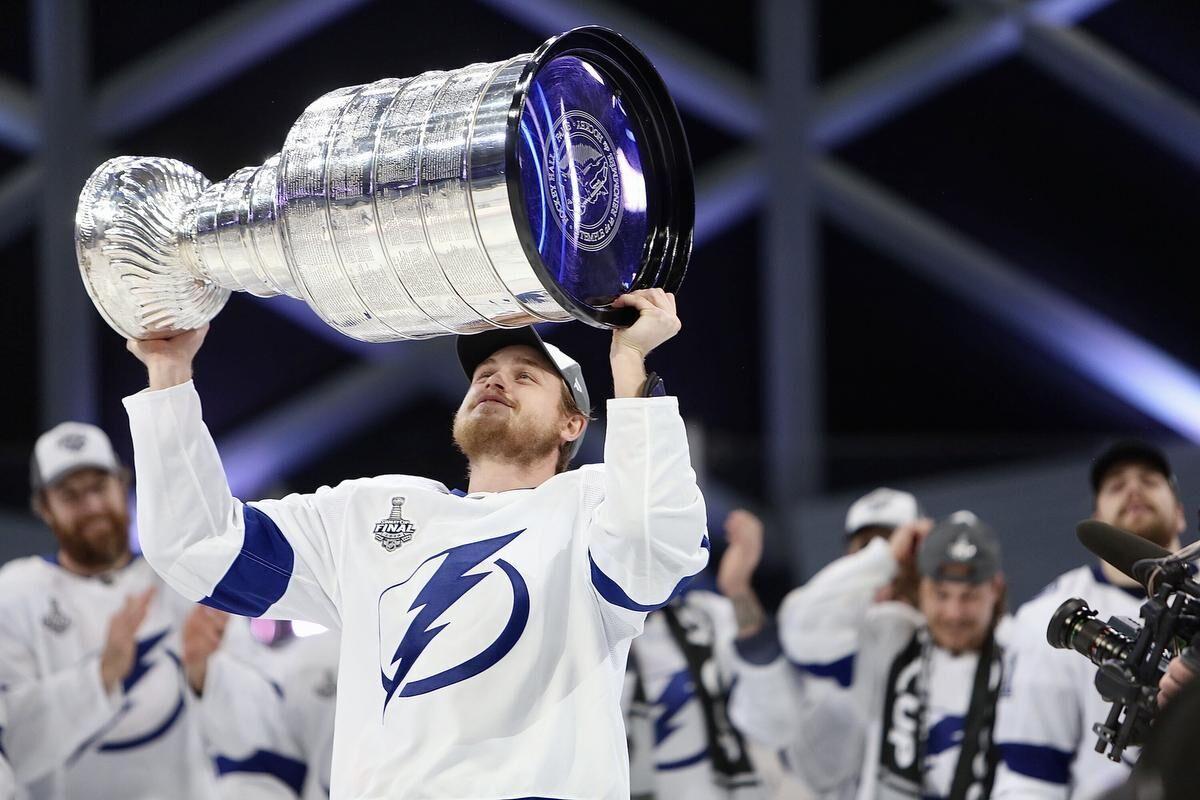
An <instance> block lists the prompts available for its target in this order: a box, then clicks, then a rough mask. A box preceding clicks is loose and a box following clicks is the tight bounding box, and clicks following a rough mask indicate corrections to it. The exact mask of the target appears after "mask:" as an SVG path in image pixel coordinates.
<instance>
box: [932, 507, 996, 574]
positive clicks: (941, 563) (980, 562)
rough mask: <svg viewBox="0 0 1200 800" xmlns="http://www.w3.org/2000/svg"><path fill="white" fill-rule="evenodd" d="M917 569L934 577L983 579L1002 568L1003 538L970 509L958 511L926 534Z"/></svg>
mask: <svg viewBox="0 0 1200 800" xmlns="http://www.w3.org/2000/svg"><path fill="white" fill-rule="evenodd" d="M917 569H918V570H920V572H921V574H922V575H924V576H926V577H929V578H933V579H934V580H939V581H962V582H964V583H983V582H984V581H987V580H991V578H992V576H994V575H995V574H996V573H997V572H999V571H1000V540H999V538H997V536H996V532H995V531H994V530H992V529H991V527H990V526H988V525H986V524H985V523H984V522H983V521H982V520H980V519H979V517H977V516H975V515H974V514H972V513H971V512H970V511H956V512H955V513H953V514H951V515H950V516H948V517H946V519H944V520H942V521H941V522H939V523H938V524H937V525H935V526H934V527H933V530H932V531H930V532H929V535H928V536H926V537H925V541H924V542H922V543H921V548H920V549H919V550H918V551H917Z"/></svg>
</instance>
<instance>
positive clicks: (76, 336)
mask: <svg viewBox="0 0 1200 800" xmlns="http://www.w3.org/2000/svg"><path fill="white" fill-rule="evenodd" d="M33 17H34V43H35V45H34V56H35V61H36V70H35V75H36V76H37V89H38V100H39V103H38V111H39V114H40V122H41V124H40V128H41V136H42V152H43V153H44V157H43V158H42V159H41V169H42V174H41V179H42V180H41V186H40V188H39V190H38V192H37V197H38V199H39V201H40V202H39V204H38V209H39V211H40V219H39V224H38V262H39V270H38V277H39V282H38V298H37V299H38V317H39V324H38V336H37V342H38V347H39V348H40V353H39V360H38V363H39V366H40V368H41V369H40V372H41V375H40V391H39V398H38V399H39V402H38V407H39V410H40V411H41V422H42V424H43V426H45V427H49V426H50V425H53V424H54V423H57V422H61V421H62V420H64V419H76V420H82V421H87V422H95V421H96V419H97V417H98V415H99V399H98V371H99V364H98V362H97V358H96V342H95V335H94V334H95V325H96V313H95V311H94V310H93V309H92V304H91V302H90V301H89V300H88V297H87V293H86V292H85V291H84V288H83V283H82V282H81V281H80V280H79V268H78V266H77V264H76V260H75V246H74V230H73V224H74V220H75V206H76V203H77V201H78V199H79V187H80V186H82V185H83V182H84V180H85V179H86V178H87V175H88V171H89V170H90V168H91V164H90V163H89V162H90V159H91V154H92V140H91V138H90V128H89V126H88V125H87V122H86V120H87V113H88V103H87V87H88V66H87V65H88V35H87V31H88V20H87V3H86V0H42V2H38V3H35V4H34V13H33Z"/></svg>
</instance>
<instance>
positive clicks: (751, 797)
mask: <svg viewBox="0 0 1200 800" xmlns="http://www.w3.org/2000/svg"><path fill="white" fill-rule="evenodd" d="M670 608H671V611H672V613H673V614H675V618H676V619H677V620H678V622H679V624H680V627H681V629H682V631H683V632H684V633H685V635H686V636H687V638H688V640H689V641H690V642H691V643H693V644H695V645H697V646H699V647H700V648H704V649H710V650H711V654H712V655H711V659H710V660H708V661H706V662H705V663H704V665H703V666H702V667H700V673H701V674H700V676H699V677H700V679H701V680H703V681H705V690H706V692H705V693H706V694H707V695H709V696H712V697H717V696H720V697H727V696H728V694H729V690H730V688H731V686H732V684H733V678H734V664H733V660H734V653H733V641H734V638H735V637H736V635H737V622H736V621H735V619H734V613H733V606H732V604H731V603H730V602H729V600H728V599H727V598H725V597H723V596H721V595H720V594H717V593H716V592H711V591H705V590H702V589H692V590H690V591H687V592H685V593H684V594H683V596H682V597H681V598H679V599H678V600H676V601H675V602H674V603H672V604H671V606H670ZM630 658H631V660H632V661H634V662H635V663H636V665H637V673H636V675H634V674H633V673H631V676H632V679H635V680H637V679H640V681H641V685H642V689H643V691H644V692H645V701H646V704H647V707H648V710H649V716H650V722H651V726H650V727H651V731H652V733H651V738H650V741H648V742H644V743H642V742H639V743H638V744H641V745H643V746H649V747H650V749H651V752H652V755H651V756H650V758H651V760H652V763H653V779H652V781H653V796H654V797H656V798H659V800H670V798H676V797H680V798H682V797H686V798H688V800H735V799H736V800H760V799H761V798H765V797H766V796H767V794H766V792H767V787H765V786H764V784H763V780H762V778H761V777H760V776H758V775H757V774H756V773H754V772H752V771H750V772H743V773H739V774H737V775H734V776H731V777H727V776H725V775H723V774H721V772H719V771H717V770H715V769H714V766H713V763H712V758H711V756H710V748H709V739H710V733H709V727H710V726H709V723H708V722H707V720H706V716H705V710H704V708H703V707H702V703H703V700H702V697H701V694H700V692H698V691H697V687H696V678H697V676H696V675H695V674H694V671H693V668H692V667H691V666H690V665H689V663H688V660H687V657H686V655H685V654H684V652H683V650H682V649H681V648H680V646H679V644H678V642H677V640H676V636H675V635H674V634H673V633H672V631H671V627H670V624H669V622H668V620H667V618H666V615H665V610H662V611H656V612H654V613H652V614H651V615H650V616H649V617H647V619H646V627H645V630H644V631H643V632H642V634H641V635H640V636H638V637H637V638H636V639H634V640H633V645H632V652H631V656H630ZM724 708H725V703H721V704H719V707H718V708H714V709H712V710H711V711H710V713H713V714H714V715H716V714H720V715H721V718H720V719H714V723H713V729H714V733H715V738H716V740H717V741H716V745H717V746H718V747H721V748H722V749H723V751H724V757H725V758H726V759H728V760H729V761H730V762H740V761H742V760H743V759H744V760H745V761H748V762H750V764H751V766H754V765H755V759H754V758H753V756H752V755H751V754H749V753H747V752H746V751H745V750H746V744H745V742H744V741H743V740H742V739H741V737H740V736H738V735H737V734H736V733H734V732H733V730H732V724H731V723H730V721H729V720H728V719H727V718H726V717H725V713H726V712H725V711H724ZM760 758H761V756H760Z"/></svg>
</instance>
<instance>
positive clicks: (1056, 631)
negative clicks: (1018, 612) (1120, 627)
mask: <svg viewBox="0 0 1200 800" xmlns="http://www.w3.org/2000/svg"><path fill="white" fill-rule="evenodd" d="M1046 640H1047V641H1048V642H1050V644H1051V646H1053V647H1057V648H1059V649H1060V650H1074V651H1075V652H1077V653H1080V654H1082V655H1084V656H1087V658H1088V660H1089V661H1091V662H1092V663H1093V664H1095V665H1096V666H1100V665H1102V664H1103V663H1104V662H1105V661H1109V660H1112V659H1116V660H1118V661H1123V660H1124V659H1125V657H1126V656H1128V655H1129V651H1130V648H1131V647H1132V646H1133V641H1132V640H1131V639H1130V638H1129V637H1128V636H1125V635H1124V634H1123V633H1121V632H1120V631H1117V630H1116V629H1114V628H1113V627H1112V626H1110V625H1108V624H1106V623H1103V622H1101V621H1100V620H1098V619H1096V612H1095V611H1093V610H1092V609H1090V608H1088V604H1087V603H1086V602H1084V601H1083V600H1080V599H1079V598H1077V597H1073V598H1071V599H1070V600H1067V601H1066V602H1064V603H1063V604H1062V605H1060V606H1059V607H1058V610H1057V611H1055V612H1054V616H1053V617H1051V618H1050V624H1049V625H1048V626H1047V627H1046Z"/></svg>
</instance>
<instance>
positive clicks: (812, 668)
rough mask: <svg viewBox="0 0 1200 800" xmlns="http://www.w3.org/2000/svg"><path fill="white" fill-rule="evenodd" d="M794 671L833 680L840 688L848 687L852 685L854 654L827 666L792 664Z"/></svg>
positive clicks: (796, 662) (795, 662)
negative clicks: (794, 667)
mask: <svg viewBox="0 0 1200 800" xmlns="http://www.w3.org/2000/svg"><path fill="white" fill-rule="evenodd" d="M792 663H793V664H795V666H796V669H798V670H800V671H802V672H807V673H808V674H809V675H815V676H816V677H818V678H833V679H834V680H835V681H837V682H838V685H840V686H842V687H849V686H850V684H852V683H854V654H853V653H851V654H850V655H848V656H846V657H845V658H839V659H838V660H837V661H833V662H831V663H829V664H809V663H800V662H798V661H794V662H792Z"/></svg>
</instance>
